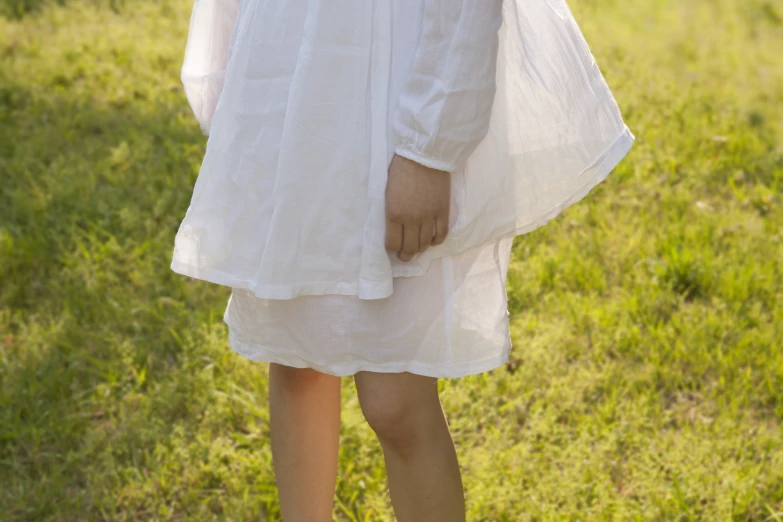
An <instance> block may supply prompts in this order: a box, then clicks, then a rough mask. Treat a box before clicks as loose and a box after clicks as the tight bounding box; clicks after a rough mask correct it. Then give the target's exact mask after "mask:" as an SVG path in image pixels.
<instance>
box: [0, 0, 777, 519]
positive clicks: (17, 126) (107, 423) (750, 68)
mask: <svg viewBox="0 0 783 522" xmlns="http://www.w3.org/2000/svg"><path fill="white" fill-rule="evenodd" d="M191 6H192V3H191V1H190V0H156V1H153V0H134V1H133V2H130V1H128V2H124V1H122V0H117V1H113V2H108V1H100V2H97V0H96V1H95V2H92V3H88V2H85V1H76V0H74V1H68V2H65V1H60V2H56V1H52V2H48V3H47V2H40V1H38V0H0V485H2V487H0V519H2V520H3V521H38V520H58V521H59V520H63V521H77V520H79V521H80V520H112V521H114V520H139V521H147V520H279V509H278V507H277V493H276V489H275V482H274V476H273V468H272V460H271V452H270V447H269V443H268V440H269V432H268V409H267V403H266V400H267V397H266V385H267V373H266V371H267V366H266V365H261V364H254V363H250V362H248V361H246V360H244V359H242V358H240V357H239V356H237V355H234V354H233V353H232V352H231V351H230V350H229V349H228V345H227V332H226V328H225V326H224V325H223V323H222V321H221V319H222V313H223V310H224V307H225V304H226V301H227V299H228V295H229V290H228V289H227V288H224V287H219V286H216V285H212V284H209V283H204V282H198V281H195V280H192V279H188V278H186V277H183V276H179V275H176V274H174V273H173V272H171V271H170V270H169V263H170V259H171V258H170V256H171V252H172V248H173V238H174V234H175V232H176V229H177V226H178V225H179V222H180V220H181V218H182V217H183V216H184V213H185V210H186V208H187V206H188V202H189V199H190V195H191V190H192V186H193V183H194V181H195V178H196V175H197V173H198V168H199V164H200V161H201V158H202V156H203V153H204V145H205V140H204V138H203V136H202V135H201V133H200V131H199V129H198V127H197V124H196V122H195V121H194V119H193V118H192V116H191V114H190V112H189V108H188V107H187V102H186V100H185V97H184V95H183V92H182V89H181V85H180V83H179V78H178V75H179V68H180V65H181V59H182V54H183V51H184V43H185V37H186V30H187V23H188V17H189V15H190V8H191ZM571 8H572V10H573V11H574V14H575V15H576V17H577V20H578V22H579V23H580V25H581V27H582V30H583V32H584V33H585V35H586V37H587V39H588V42H589V43H590V46H591V49H592V50H593V52H594V54H595V56H596V59H597V61H598V64H599V65H600V67H601V69H602V70H603V72H604V74H605V76H606V78H607V81H608V82H609V84H610V86H611V87H612V90H613V92H614V94H615V96H616V98H617V101H618V103H619V105H620V108H621V110H622V111H623V115H624V117H625V119H626V123H627V124H628V125H629V127H630V128H631V130H632V131H633V132H634V134H635V135H636V137H637V141H636V144H635V146H634V148H633V149H632V152H631V153H630V154H629V155H628V156H627V158H626V159H625V160H624V161H623V162H622V164H621V165H620V166H619V167H618V169H617V170H616V171H615V172H614V173H613V174H612V175H611V176H610V177H609V178H608V179H607V180H606V181H605V182H604V183H602V184H601V185H600V186H599V187H598V188H596V189H595V190H594V191H593V192H592V193H591V194H590V195H589V196H588V197H587V198H586V199H585V200H584V201H583V202H581V203H579V204H578V205H576V206H574V207H572V208H571V209H569V210H568V211H566V212H565V213H564V214H563V215H561V216H560V217H559V218H558V219H557V220H555V221H553V222H551V223H550V224H548V225H547V226H545V227H543V228H542V229H539V230H537V231H535V232H534V233H531V234H529V235H525V236H519V237H517V238H516V240H515V248H514V255H513V261H512V266H511V268H510V272H509V282H508V294H509V301H510V302H509V311H510V313H511V318H512V335H513V340H514V348H513V350H512V360H511V361H510V362H509V364H508V366H506V367H501V368H498V369H497V370H494V371H492V372H488V373H485V374H482V375H476V376H471V377H468V378H464V379H455V380H452V379H443V380H441V381H440V389H441V397H442V401H443V403H444V407H445V409H446V412H447V415H448V417H449V421H450V424H451V427H452V431H453V433H454V438H455V442H456V444H457V447H458V453H459V458H460V463H461V465H462V468H463V473H464V476H463V479H464V482H465V487H466V496H467V503H468V520H470V521H493V522H512V521H513V522H516V521H549V520H571V521H590V520H620V521H636V520H639V521H691V520H707V521H729V520H732V521H733V520H737V521H773V520H775V521H777V520H783V434H782V433H781V423H782V422H783V355H782V354H781V352H782V349H781V348H782V345H783V208H782V207H781V197H782V196H783V187H782V186H781V183H782V182H783V59H782V58H781V51H782V50H783V6H782V5H781V4H780V3H779V2H776V1H774V0H766V1H763V0H691V1H686V2H676V1H674V0H624V1H618V0H572V1H571ZM343 383H344V388H343V392H344V395H343V398H344V402H343V404H344V406H343V407H344V410H343V427H342V430H343V431H342V448H341V455H340V466H341V467H340V476H339V480H338V486H337V502H336V504H335V512H334V517H335V520H339V521H355V522H356V521H362V522H364V521H391V520H393V515H392V511H391V505H390V501H389V497H388V494H387V492H386V489H385V488H386V483H385V470H384V464H383V460H382V456H381V450H380V445H379V443H378V442H377V440H376V439H375V438H374V435H373V433H372V431H371V430H370V428H369V427H368V426H367V425H366V423H365V422H364V419H363V417H362V414H361V411H360V409H359V404H358V400H357V397H356V393H355V389H354V385H353V380H352V379H344V381H343Z"/></svg>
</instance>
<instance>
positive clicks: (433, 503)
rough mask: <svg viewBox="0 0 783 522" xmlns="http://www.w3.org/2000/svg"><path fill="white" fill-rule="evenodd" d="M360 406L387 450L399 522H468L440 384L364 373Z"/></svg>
mask: <svg viewBox="0 0 783 522" xmlns="http://www.w3.org/2000/svg"><path fill="white" fill-rule="evenodd" d="M354 379H355V381H356V388H357V392H358V394H359V402H360V404H361V407H362V411H363V412H364V416H365V418H366V419H367V422H368V423H369V424H370V427H371V428H372V429H373V431H375V433H376V435H377V436H378V440H379V441H380V443H381V447H382V448H383V456H384V459H385V461H386V474H387V477H388V482H389V493H390V494H391V498H392V504H393V506H394V513H395V515H396V517H397V520H399V522H414V521H415V522H464V520H465V496H464V490H463V486H462V477H461V476H460V470H459V464H458V462H457V452H456V450H455V448H454V441H453V440H452V438H451V432H450V431H449V426H448V422H447V421H446V416H445V414H444V412H443V406H442V405H441V403H440V397H439V396H438V380H437V379H435V378H434V377H423V376H421V375H415V374H412V373H408V372H403V373H373V372H358V373H357V374H356V375H355V376H354Z"/></svg>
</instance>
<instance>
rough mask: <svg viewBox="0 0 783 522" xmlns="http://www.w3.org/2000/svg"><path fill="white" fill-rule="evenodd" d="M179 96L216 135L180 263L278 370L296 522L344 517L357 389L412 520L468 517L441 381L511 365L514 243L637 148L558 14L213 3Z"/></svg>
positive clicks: (275, 393) (178, 245) (364, 4)
mask: <svg viewBox="0 0 783 522" xmlns="http://www.w3.org/2000/svg"><path fill="white" fill-rule="evenodd" d="M182 78H183V82H184V84H185V89H186V94H187V98H188V100H189V103H190V105H191V107H192V109H193V111H194V113H195V116H196V118H197V120H198V121H199V123H200V124H201V126H202V129H203V130H204V132H205V134H208V136H209V139H208V141H207V149H206V155H205V157H204V161H203V164H202V167H201V171H200V173H199V177H198V179H197V181H196V184H195V187H194V191H193V196H192V200H191V203H190V206H189V208H188V209H187V213H186V215H185V217H184V220H183V221H182V224H181V226H180V228H179V231H178V233H177V236H176V238H175V248H174V256H173V261H172V265H171V268H172V269H173V270H174V271H176V272H178V273H180V274H184V275H187V276H190V277H194V278H198V279H203V280H206V281H211V282H213V283H216V284H220V285H225V286H228V287H231V288H233V293H232V294H231V297H230V299H229V302H228V306H227V308H226V312H225V315H224V321H225V322H226V324H227V325H228V330H229V342H230V346H231V348H232V349H233V350H235V351H236V352H238V353H240V354H242V355H243V356H245V357H247V358H249V359H251V360H254V361H260V362H268V363H270V367H269V371H270V377H269V387H270V389H269V395H270V416H271V430H272V436H271V444H272V452H273V460H274V466H275V472H276V477H277V484H278V488H279V496H280V502H281V511H282V513H283V517H284V520H285V522H296V521H308V522H319V521H328V520H331V514H332V503H333V499H334V488H335V481H336V475H337V454H338V452H337V450H338V438H339V423H340V378H341V377H343V376H349V375H353V376H354V379H355V382H356V387H357V392H358V395H359V400H360V403H361V408H362V410H363V412H364V415H365V417H366V419H367V421H368V422H369V424H370V426H371V427H372V429H373V430H374V431H375V433H376V434H377V436H378V438H379V440H380V443H381V446H382V448H383V454H384V458H385V461H386V467H387V471H388V481H389V489H390V494H391V498H392V502H393V505H394V510H395V513H396V516H397V519H398V520H399V521H400V522H408V521H424V520H427V521H441V520H442V521H449V522H454V521H459V520H464V519H465V507H464V497H463V490H462V483H461V478H460V472H459V467H458V463H457V459H456V452H455V448H454V445H453V443H452V439H451V434H450V432H449V428H448V424H447V421H446V419H445V417H444V414H443V410H442V407H441V403H440V400H439V397H438V386H437V379H438V378H440V377H461V376H465V375H471V374H476V373H481V372H485V371H489V370H492V369H494V368H497V367H499V366H501V365H503V364H504V363H505V362H506V361H507V360H508V357H509V351H510V349H511V339H510V336H509V325H508V312H507V300H506V290H505V284H506V273H507V270H508V264H509V258H510V253H511V247H512V242H513V238H514V237H515V236H517V235H520V234H524V233H527V232H530V231H531V230H533V229H535V228H538V227H540V226H541V225H543V224H544V223H546V222H547V221H548V220H550V219H552V218H553V217H555V216H556V215H558V214H559V213H560V212H561V211H562V210H563V209H564V208H566V207H568V206H569V205H571V204H573V203H575V202H577V201H579V200H580V199H582V198H583V197H584V196H585V195H586V194H587V193H588V191H589V190H590V189H592V188H593V187H594V186H595V185H597V184H598V183H600V182H601V181H602V180H603V179H604V178H605V177H606V176H607V175H608V173H609V172H610V171H611V170H612V169H613V168H614V167H615V166H616V165H617V163H618V162H619V161H620V160H621V159H622V158H623V157H624V156H625V154H626V153H627V152H628V150H629V148H630V147H631V144H632V142H633V140H634V136H633V134H631V132H630V130H629V129H628V128H627V127H626V125H625V124H624V122H623V120H622V118H621V115H620V112H619V110H618V107H617V105H616V103H615V101H614V98H613V96H612V94H611V92H610V90H609V89H608V87H607V85H606V83H605V81H604V78H603V76H602V75H601V73H600V71H599V69H598V67H597V66H596V63H595V61H594V60H593V57H592V55H591V53H590V51H589V49H588V47H587V45H586V43H585V41H584V39H583V37H582V34H581V32H580V30H579V28H578V27H577V25H576V23H575V22H574V19H573V17H572V15H571V12H570V11H569V9H568V7H567V6H566V4H565V2H564V0H526V1H524V2H522V1H521V0H505V2H504V1H503V0H241V1H239V0H196V4H195V7H194V10H193V15H192V19H191V25H190V33H189V37H188V43H187V48H186V54H185V63H184V66H183V71H182Z"/></svg>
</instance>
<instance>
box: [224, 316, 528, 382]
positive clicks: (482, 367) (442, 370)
mask: <svg viewBox="0 0 783 522" xmlns="http://www.w3.org/2000/svg"><path fill="white" fill-rule="evenodd" d="M228 339H229V346H230V348H231V350H232V351H233V352H234V353H236V354H238V355H240V356H242V357H244V358H246V359H248V360H251V361H253V362H261V363H276V364H282V365H284V366H288V367H291V368H312V369H314V370H316V371H319V372H321V373H325V374H327V375H334V376H335V377H349V376H351V375H354V374H356V373H357V372H361V371H368V372H375V373H401V372H409V373H413V374H416V375H422V376H425V377H433V378H438V379H442V378H446V379H454V378H459V377H467V376H468V375H476V374H480V373H484V372H488V371H491V370H494V369H496V368H499V367H500V366H503V365H504V364H506V362H508V360H509V357H510V354H511V348H512V344H511V339H510V338H509V340H508V342H507V343H506V345H505V346H504V347H503V350H502V352H501V353H500V354H499V355H495V356H492V357H488V358H486V359H481V360H478V361H471V362H469V363H463V364H451V365H448V366H444V365H442V364H439V365H433V364H427V363H423V362H419V361H399V362H392V363H386V364H382V363H373V362H370V361H361V362H356V363H351V364H320V363H316V362H313V361H308V360H306V359H303V358H301V357H299V356H296V355H294V354H291V353H284V352H279V351H275V350H273V349H270V348H269V347H266V346H262V345H258V344H251V343H247V342H244V341H242V340H241V339H240V337H239V335H238V334H237V333H236V332H235V331H233V330H231V329H230V328H229V333H228Z"/></svg>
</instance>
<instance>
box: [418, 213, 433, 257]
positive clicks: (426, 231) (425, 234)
mask: <svg viewBox="0 0 783 522" xmlns="http://www.w3.org/2000/svg"><path fill="white" fill-rule="evenodd" d="M434 235H435V220H433V219H425V220H424V222H423V223H422V224H421V233H420V234H419V252H424V251H425V250H427V248H428V247H429V246H430V245H432V237H433V236H434Z"/></svg>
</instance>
